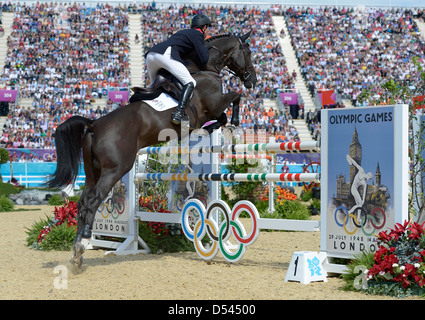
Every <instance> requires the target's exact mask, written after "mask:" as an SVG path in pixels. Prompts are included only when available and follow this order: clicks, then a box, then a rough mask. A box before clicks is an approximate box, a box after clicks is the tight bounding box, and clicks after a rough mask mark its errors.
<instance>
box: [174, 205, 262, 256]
mask: <svg viewBox="0 0 425 320" xmlns="http://www.w3.org/2000/svg"><path fill="white" fill-rule="evenodd" d="M243 212H245V213H247V214H248V215H249V217H250V218H251V222H252V223H251V231H250V232H249V234H247V232H246V230H245V227H244V225H243V224H242V223H241V221H240V220H239V216H240V214H241V213H243ZM258 220H259V214H258V211H257V208H256V207H255V206H254V205H253V204H252V203H251V202H249V201H244V200H243V201H239V202H238V203H236V204H235V206H234V207H233V209H232V210H231V209H230V207H229V205H228V204H227V203H226V202H224V201H222V200H215V201H212V202H211V203H210V204H209V205H208V207H207V208H205V206H204V205H203V204H202V202H201V201H199V200H197V199H190V200H188V201H186V203H185V205H184V207H183V210H182V229H183V232H184V234H185V236H186V237H187V238H188V239H189V240H191V241H192V242H193V243H194V246H195V250H196V252H197V253H198V255H199V256H200V257H201V258H202V259H205V260H210V259H212V258H213V257H214V256H215V255H216V254H217V252H218V251H219V250H220V252H221V253H222V255H223V257H224V258H225V259H226V260H227V261H229V262H237V261H239V260H240V259H241V258H242V257H243V256H244V254H245V248H246V246H249V245H250V244H252V243H254V241H255V240H256V239H257V237H258V235H259V233H260V230H259V227H258ZM206 236H208V238H206ZM206 239H209V241H206ZM230 239H232V240H234V241H236V242H237V244H231V242H230Z"/></svg>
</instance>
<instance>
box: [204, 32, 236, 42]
mask: <svg viewBox="0 0 425 320" xmlns="http://www.w3.org/2000/svg"><path fill="white" fill-rule="evenodd" d="M231 36H233V34H231V33H225V34H219V35H216V36H212V37H209V38H208V39H205V42H211V41H214V40H217V39H223V38H229V37H231Z"/></svg>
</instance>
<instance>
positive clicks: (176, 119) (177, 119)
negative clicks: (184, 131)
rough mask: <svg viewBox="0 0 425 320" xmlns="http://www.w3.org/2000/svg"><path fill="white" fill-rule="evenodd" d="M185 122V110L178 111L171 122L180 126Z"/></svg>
mask: <svg viewBox="0 0 425 320" xmlns="http://www.w3.org/2000/svg"><path fill="white" fill-rule="evenodd" d="M184 120H186V113H185V112H184V109H177V110H176V111H174V113H173V115H172V116H171V122H172V123H174V124H180V123H181V122H182V121H184Z"/></svg>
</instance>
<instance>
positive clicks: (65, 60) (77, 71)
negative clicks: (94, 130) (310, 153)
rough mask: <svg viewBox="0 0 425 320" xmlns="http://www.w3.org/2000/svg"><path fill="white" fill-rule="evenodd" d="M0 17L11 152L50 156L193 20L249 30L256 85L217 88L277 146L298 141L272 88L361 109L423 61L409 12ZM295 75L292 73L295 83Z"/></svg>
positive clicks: (139, 77) (41, 8) (50, 12)
mask: <svg viewBox="0 0 425 320" xmlns="http://www.w3.org/2000/svg"><path fill="white" fill-rule="evenodd" d="M2 10H3V15H2V27H3V31H2V32H4V35H3V37H1V31H0V61H1V62H3V61H4V66H3V72H2V77H1V79H0V87H7V88H18V89H19V99H20V100H19V101H17V102H16V103H15V105H12V106H13V108H11V111H10V114H9V117H8V118H9V119H8V121H7V122H6V124H5V125H4V126H3V129H4V132H3V136H2V137H1V139H0V143H3V145H6V146H19V147H34V146H35V147H40V148H52V147H54V140H52V139H51V135H52V133H53V132H54V130H55V127H56V126H57V125H58V124H59V123H60V122H62V121H64V120H65V119H66V118H68V117H70V116H71V115H73V114H81V115H84V116H87V117H91V118H97V117H99V116H101V115H103V114H105V113H107V112H109V111H111V110H112V109H113V108H116V107H118V106H119V104H117V103H112V102H111V101H108V99H107V92H108V90H109V89H110V88H114V89H118V90H119V88H123V89H124V90H128V88H129V87H131V86H132V85H133V86H141V85H148V83H144V82H145V74H146V70H145V69H144V59H143V55H144V52H145V51H146V50H147V49H148V48H150V47H151V46H152V45H153V44H154V43H156V42H158V41H161V40H164V39H166V38H167V37H168V36H169V35H170V34H172V33H173V32H175V31H176V30H178V29H180V28H185V27H188V26H189V23H190V17H191V16H192V15H193V14H196V13H198V12H202V13H205V14H207V15H209V16H210V17H211V19H212V20H213V21H214V26H213V28H212V30H211V34H220V33H227V32H239V33H245V32H247V31H249V30H250V29H252V30H253V33H252V37H251V39H250V42H251V48H252V51H253V55H252V58H253V62H254V64H255V66H256V69H257V73H258V76H259V82H258V86H257V88H256V89H255V90H254V91H248V90H246V89H245V88H244V87H243V86H242V85H241V84H240V82H239V81H236V80H235V79H234V78H233V77H232V76H231V75H230V74H228V73H226V72H224V73H223V75H222V79H223V90H236V91H238V92H240V93H242V101H241V116H240V117H241V126H242V127H243V128H244V129H255V130H257V129H264V130H266V131H267V132H268V133H269V134H275V136H276V138H277V139H281V140H283V141H290V140H294V139H295V140H296V139H299V138H300V135H299V134H298V132H297V129H296V128H294V123H293V122H292V120H291V118H292V117H293V116H294V114H292V115H291V114H290V112H289V109H288V107H287V106H284V108H283V109H280V110H278V109H277V108H276V105H275V103H274V99H275V97H276V94H277V92H278V90H279V89H297V90H298V91H299V92H303V91H305V90H303V87H308V88H309V89H310V93H311V97H313V96H314V93H315V90H317V89H318V88H322V87H325V88H329V89H335V90H337V91H338V92H339V93H340V94H342V96H343V98H345V99H349V100H351V101H352V103H353V104H354V105H358V104H359V102H358V99H357V96H358V95H359V93H360V92H361V90H363V89H365V88H366V89H369V90H372V91H373V92H374V93H375V96H376V97H378V96H379V95H380V94H381V92H382V84H383V83H384V81H386V80H387V79H390V78H394V79H396V80H402V81H409V78H410V76H411V75H410V74H409V72H410V70H411V68H412V65H411V58H412V57H413V56H414V55H419V56H420V57H421V58H424V48H425V41H424V38H423V36H422V35H421V34H420V27H422V24H421V23H420V21H419V20H417V19H416V18H417V17H414V16H413V13H412V12H411V11H409V10H400V9H398V10H396V9H392V10H387V9H366V10H360V9H344V8H336V7H327V8H296V7H286V8H284V9H283V10H281V8H280V7H279V6H273V7H271V8H269V9H260V8H258V7H240V8H238V7H236V6H214V5H206V6H205V5H204V6H199V5H196V6H195V5H193V6H190V5H183V4H182V5H178V6H177V5H173V6H163V5H161V6H158V5H157V8H156V10H153V8H152V7H151V5H144V4H130V3H129V4H128V5H123V6H112V5H109V4H102V3H100V4H99V3H97V4H94V3H91V4H90V5H89V4H88V5H87V6H86V5H85V4H82V3H72V2H71V3H69V4H65V3H55V2H52V3H42V2H41V3H31V4H30V3H29V4H26V3H9V4H6V3H5V4H3V6H2ZM274 14H275V15H278V17H275V19H273V15H274ZM282 19H284V20H285V23H286V27H287V28H284V29H285V31H286V32H284V33H286V35H285V38H284V39H285V41H282V37H280V34H281V33H280V32H281V30H280V29H281V26H280V25H279V26H278V29H276V26H275V21H278V20H282ZM424 30H425V29H424ZM136 34H137V38H138V39H137V40H136ZM286 45H288V48H289V47H290V48H289V49H290V50H294V51H295V56H296V59H297V60H298V66H297V65H296V64H294V63H293V62H292V61H290V54H289V53H286V52H289V51H286V49H287V48H286V47H285V46H286ZM401 47H402V48H403V49H401ZM1 48H6V49H7V50H4V49H1ZM292 48H293V49H292ZM284 52H285V53H286V56H285V54H284ZM3 59H4V60H3ZM298 68H299V69H298ZM292 69H297V70H295V71H296V73H298V76H297V77H294V76H293V74H292V72H293V70H292ZM305 94H306V93H305V92H303V100H304V102H305V103H306V104H307V105H308V107H311V106H312V102H311V101H310V100H309V99H310V98H311V97H309V96H308V95H307V96H306V95H305ZM369 103H373V101H369ZM271 109H272V110H271ZM307 111H309V112H308V113H307ZM305 112H306V114H305V118H306V120H307V126H308V130H309V131H310V133H311V135H312V136H313V137H314V138H316V139H317V138H318V137H320V117H318V115H317V112H314V111H310V110H309V109H308V108H306V109H305ZM230 116H231V114H230V113H229V117H230ZM295 118H296V115H295ZM31 124H32V127H31ZM0 130H1V128H0ZM299 130H301V129H299ZM307 138H308V137H304V139H307ZM278 141H279V140H278Z"/></svg>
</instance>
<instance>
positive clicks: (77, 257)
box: [72, 242, 86, 268]
mask: <svg viewBox="0 0 425 320" xmlns="http://www.w3.org/2000/svg"><path fill="white" fill-rule="evenodd" d="M85 250H86V248H85V247H84V245H83V244H82V243H81V242H78V243H75V244H74V257H73V259H72V260H73V262H74V266H76V267H78V268H80V267H81V265H82V264H83V253H84V251H85Z"/></svg>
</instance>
